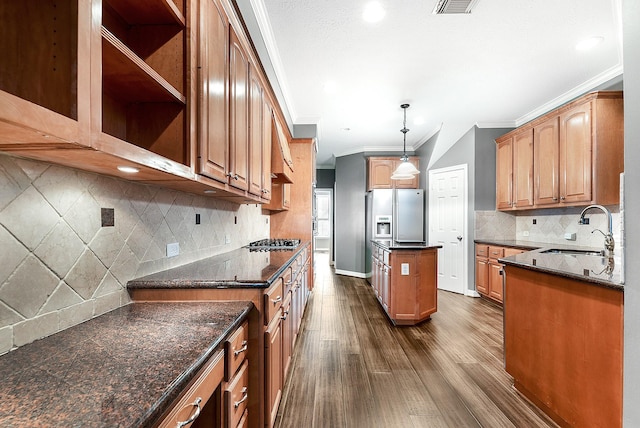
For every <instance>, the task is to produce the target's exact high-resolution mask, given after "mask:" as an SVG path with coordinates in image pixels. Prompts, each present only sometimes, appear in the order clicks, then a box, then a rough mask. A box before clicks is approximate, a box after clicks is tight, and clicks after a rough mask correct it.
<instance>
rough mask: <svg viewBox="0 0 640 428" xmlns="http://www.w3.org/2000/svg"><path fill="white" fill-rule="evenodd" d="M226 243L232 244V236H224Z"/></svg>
mask: <svg viewBox="0 0 640 428" xmlns="http://www.w3.org/2000/svg"><path fill="white" fill-rule="evenodd" d="M224 243H225V244H231V235H224Z"/></svg>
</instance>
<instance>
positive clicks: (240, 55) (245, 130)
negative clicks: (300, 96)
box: [229, 26, 249, 190]
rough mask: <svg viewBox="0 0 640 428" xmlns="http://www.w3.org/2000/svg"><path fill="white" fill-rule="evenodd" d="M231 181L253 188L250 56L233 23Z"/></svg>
mask: <svg viewBox="0 0 640 428" xmlns="http://www.w3.org/2000/svg"><path fill="white" fill-rule="evenodd" d="M229 34H230V38H229V90H230V94H229V95H230V96H229V123H230V126H229V128H230V140H229V153H230V157H229V174H230V178H229V184H230V185H231V186H233V187H236V188H238V189H242V190H248V188H249V177H248V175H249V164H248V156H249V126H248V125H249V97H248V93H249V90H248V89H249V59H248V56H247V53H246V51H245V49H244V47H243V46H242V44H241V42H240V40H239V39H238V36H237V35H236V33H235V31H234V29H233V27H232V26H229Z"/></svg>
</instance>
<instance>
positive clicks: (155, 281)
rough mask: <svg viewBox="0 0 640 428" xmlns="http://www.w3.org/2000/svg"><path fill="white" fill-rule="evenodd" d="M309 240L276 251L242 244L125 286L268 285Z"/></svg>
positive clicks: (210, 286) (217, 286)
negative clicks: (239, 246) (240, 246)
mask: <svg viewBox="0 0 640 428" xmlns="http://www.w3.org/2000/svg"><path fill="white" fill-rule="evenodd" d="M309 244H310V243H309V242H308V241H307V242H303V243H301V244H300V245H298V246H297V247H295V248H292V249H283V250H277V251H259V250H252V249H250V248H248V247H242V248H238V249H236V250H233V251H229V252H227V253H223V254H219V255H216V256H213V257H208V258H205V259H202V260H198V261H196V262H193V263H189V264H186V265H183V266H178V267H175V268H172V269H167V270H164V271H161V272H158V273H154V274H151V275H147V276H143V277H140V278H136V279H133V280H131V281H129V282H128V283H127V288H128V289H130V290H135V289H165V288H182V289H185V288H247V287H255V288H269V287H270V286H271V284H272V283H273V281H274V280H275V279H276V278H278V276H279V275H280V274H281V273H282V272H283V271H284V270H285V269H286V268H287V267H288V266H289V265H290V264H291V262H292V261H293V260H294V258H295V257H296V256H297V255H298V254H299V253H300V252H301V251H303V250H304V249H305V248H307V247H308V246H309Z"/></svg>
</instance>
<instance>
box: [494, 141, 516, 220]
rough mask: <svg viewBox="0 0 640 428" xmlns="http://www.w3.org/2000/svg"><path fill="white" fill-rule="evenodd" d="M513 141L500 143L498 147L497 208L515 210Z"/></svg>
mask: <svg viewBox="0 0 640 428" xmlns="http://www.w3.org/2000/svg"><path fill="white" fill-rule="evenodd" d="M512 183H513V139H512V138H510V139H508V140H506V141H502V142H500V143H498V146H497V147H496V208H497V209H499V210H510V209H512V208H513V198H512V192H513V191H512Z"/></svg>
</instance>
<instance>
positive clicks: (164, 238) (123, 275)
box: [0, 155, 269, 354]
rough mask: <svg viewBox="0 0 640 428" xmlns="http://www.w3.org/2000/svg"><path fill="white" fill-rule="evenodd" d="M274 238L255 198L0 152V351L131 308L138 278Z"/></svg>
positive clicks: (3, 351)
mask: <svg viewBox="0 0 640 428" xmlns="http://www.w3.org/2000/svg"><path fill="white" fill-rule="evenodd" d="M102 208H113V209H114V222H115V225H114V226H113V227H102V222H101V209H102ZM196 214H200V219H201V223H200V224H199V225H196V224H195V217H196ZM225 236H229V237H230V238H231V243H230V244H225ZM268 237H269V223H268V215H264V214H263V213H262V208H261V207H260V206H259V205H256V204H251V205H237V204H233V203H230V202H226V201H221V200H217V199H214V198H206V197H201V196H197V195H193V194H189V193H182V192H177V191H173V190H169V189H164V188H160V187H155V186H147V185H140V184H136V183H133V182H129V181H124V180H119V179H115V178H112V177H108V176H102V175H97V174H91V173H87V172H83V171H78V170H75V169H71V168H64V167H60V166H57V165H51V164H47V163H43V162H36V161H31V160H24V159H18V158H14V157H10V156H6V155H0V248H1V249H2V251H0V354H2V353H5V352H7V351H9V350H11V349H13V348H15V347H18V346H21V345H23V344H26V343H29V342H32V341H34V340H36V339H39V338H42V337H45V336H48V335H51V334H53V333H56V332H58V331H60V330H64V329H65V328H68V327H70V326H73V325H75V324H78V323H81V322H84V321H86V320H88V319H91V318H93V317H95V316H98V315H101V314H103V313H105V312H108V311H110V310H113V309H116V308H118V307H120V306H123V305H125V304H127V303H128V302H129V297H128V294H127V292H126V283H127V281H129V280H130V279H132V278H136V277H139V276H143V275H147V274H150V273H154V272H158V271H161V270H164V269H168V268H171V267H175V266H180V265H183V264H186V263H190V262H193V261H195V260H199V259H202V258H204V257H209V256H212V255H216V254H220V253H223V252H226V251H230V250H233V249H236V248H239V247H241V246H243V245H246V244H248V243H249V242H250V241H254V240H257V239H262V238H268ZM173 242H178V243H179V245H180V255H178V256H176V257H171V258H167V257H166V244H168V243H173Z"/></svg>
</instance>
